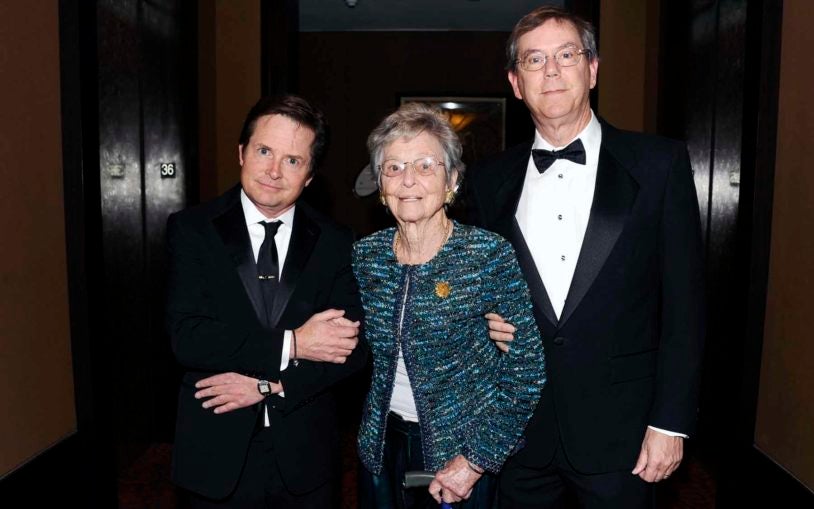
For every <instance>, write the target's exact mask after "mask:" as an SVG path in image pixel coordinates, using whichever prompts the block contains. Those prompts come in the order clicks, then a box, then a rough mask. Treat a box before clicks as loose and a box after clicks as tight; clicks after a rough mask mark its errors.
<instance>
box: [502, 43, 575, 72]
mask: <svg viewBox="0 0 814 509" xmlns="http://www.w3.org/2000/svg"><path fill="white" fill-rule="evenodd" d="M590 53H591V50H589V49H580V50H578V49H577V48H576V46H566V47H564V48H560V49H558V50H557V52H556V53H554V60H555V61H556V62H557V65H559V66H560V67H571V66H574V65H577V64H578V63H580V62H582V55H585V54H590ZM546 62H548V55H546V54H545V53H543V52H542V51H532V52H531V53H526V54H525V55H523V58H518V59H517V60H515V63H518V64H520V68H521V69H523V70H524V71H539V70H540V69H542V68H543V67H545V64H546Z"/></svg>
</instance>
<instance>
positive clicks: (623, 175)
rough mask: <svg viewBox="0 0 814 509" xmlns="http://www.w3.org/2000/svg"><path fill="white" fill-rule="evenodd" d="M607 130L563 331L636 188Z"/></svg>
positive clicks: (619, 227) (563, 317) (615, 236)
mask: <svg viewBox="0 0 814 509" xmlns="http://www.w3.org/2000/svg"><path fill="white" fill-rule="evenodd" d="M610 129H612V128H608V126H607V124H603V125H602V136H603V138H602V145H601V148H600V150H599V163H598V165H597V172H596V186H595V190H594V199H593V204H592V206H591V213H590V216H589V218H588V227H587V229H586V231H585V238H584V240H583V242H582V249H581V250H580V253H579V259H578V260H577V266H576V269H575V271H574V277H573V279H572V280H571V287H570V288H569V290H568V297H567V298H566V299H565V306H564V307H563V310H562V314H561V315H560V321H559V324H558V327H562V326H563V325H564V324H565V322H566V321H567V320H568V318H569V317H570V316H571V314H572V313H573V312H574V310H575V309H576V308H577V306H579V303H580V302H581V301H582V298H583V297H584V296H585V294H586V292H587V291H588V289H589V288H590V287H591V284H593V282H594V280H595V279H596V276H597V275H598V274H599V271H600V270H601V269H602V266H603V265H604V264H605V261H606V260H607V258H608V255H609V254H610V252H611V250H612V249H613V246H614V245H615V244H616V241H617V239H618V238H619V235H620V234H621V233H622V230H623V228H624V225H625V221H626V220H627V217H628V215H629V213H630V209H631V208H632V206H633V202H634V200H635V199H636V194H637V192H638V184H637V183H636V181H635V180H634V179H633V177H632V176H631V175H630V173H629V171H628V170H627V169H626V166H623V165H622V164H621V163H620V161H619V159H618V158H617V157H616V151H615V150H614V149H615V146H614V144H613V136H612V135H613V133H612V132H609V131H610ZM620 150H621V148H620Z"/></svg>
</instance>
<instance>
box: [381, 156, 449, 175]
mask: <svg viewBox="0 0 814 509" xmlns="http://www.w3.org/2000/svg"><path fill="white" fill-rule="evenodd" d="M407 166H412V167H413V170H415V172H416V173H418V174H419V175H422V176H424V177H429V176H430V175H432V174H434V173H435V169H436V168H437V167H438V166H444V163H442V162H441V161H439V160H437V159H436V158H434V157H422V158H420V159H416V160H415V161H413V162H410V161H404V162H402V161H399V160H398V159H388V160H386V161H385V162H383V163H382V164H380V165H379V171H380V172H382V173H384V175H385V176H387V177H400V176H401V175H404V172H405V171H407Z"/></svg>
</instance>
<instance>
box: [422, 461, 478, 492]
mask: <svg viewBox="0 0 814 509" xmlns="http://www.w3.org/2000/svg"><path fill="white" fill-rule="evenodd" d="M481 475H482V474H479V473H477V472H475V471H474V470H473V469H472V468H471V467H470V466H469V462H468V461H467V460H466V458H464V457H463V456H462V455H460V454H459V455H457V456H455V457H454V458H452V459H451V460H449V461H448V462H447V464H446V465H445V466H444V468H442V469H441V470H439V471H438V472H436V473H435V479H433V480H432V482H431V483H430V488H429V490H430V495H432V498H434V499H435V501H436V502H438V503H439V504H440V503H441V502H442V501H443V502H447V503H448V504H454V503H455V502H460V501H461V500H466V499H467V498H469V496H470V495H471V494H472V488H473V487H474V486H475V483H476V482H478V479H480V477H481Z"/></svg>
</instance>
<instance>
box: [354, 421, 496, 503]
mask: <svg viewBox="0 0 814 509" xmlns="http://www.w3.org/2000/svg"><path fill="white" fill-rule="evenodd" d="M410 470H425V467H424V454H423V452H422V449H421V430H420V428H419V426H418V424H417V423H413V422H407V421H405V420H403V419H402V418H401V417H399V416H398V415H397V414H394V413H392V412H391V413H390V414H389V415H388V418H387V430H386V431H385V439H384V468H383V469H382V472H381V474H379V475H375V474H371V473H370V472H368V471H367V469H366V468H365V467H364V466H361V465H360V467H359V508H360V509H438V504H437V503H436V502H435V500H434V499H433V498H432V497H431V496H430V493H429V491H428V489H427V488H426V487H421V488H411V489H404V488H403V487H402V485H401V483H402V481H403V480H404V473H405V472H407V471H410ZM496 487H497V480H496V479H495V477H494V476H492V475H490V474H483V476H482V477H481V478H480V479H479V480H478V482H477V483H475V486H474V488H473V489H472V495H471V496H470V497H469V498H468V499H467V500H465V501H463V502H460V503H458V504H453V507H455V508H459V509H491V508H492V505H493V503H494V496H495V490H496Z"/></svg>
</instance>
